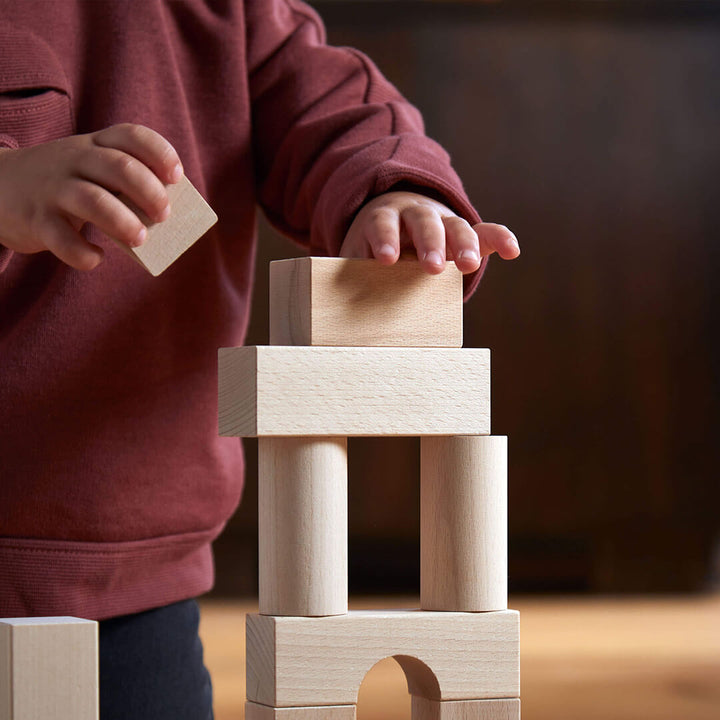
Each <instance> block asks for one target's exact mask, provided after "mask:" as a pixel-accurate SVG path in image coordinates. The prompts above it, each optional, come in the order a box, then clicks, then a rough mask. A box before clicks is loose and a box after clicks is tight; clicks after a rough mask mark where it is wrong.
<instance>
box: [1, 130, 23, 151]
mask: <svg viewBox="0 0 720 720" xmlns="http://www.w3.org/2000/svg"><path fill="white" fill-rule="evenodd" d="M19 147H20V146H19V145H18V143H17V140H15V138H14V137H11V136H10V135H5V134H4V133H0V149H5V150H17V148H19Z"/></svg>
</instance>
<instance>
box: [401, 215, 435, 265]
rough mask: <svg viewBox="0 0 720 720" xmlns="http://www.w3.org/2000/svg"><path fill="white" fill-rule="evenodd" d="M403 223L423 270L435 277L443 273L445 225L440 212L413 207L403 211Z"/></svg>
mask: <svg viewBox="0 0 720 720" xmlns="http://www.w3.org/2000/svg"><path fill="white" fill-rule="evenodd" d="M401 223H402V226H403V229H404V231H405V233H406V234H407V235H408V237H409V239H410V240H411V241H412V244H413V245H414V246H415V250H416V251H417V257H418V260H419V261H420V265H421V266H422V267H423V269H424V270H425V271H426V272H429V273H431V274H433V275H436V274H437V273H441V272H442V271H443V270H444V269H445V255H446V251H445V225H444V223H443V218H442V217H441V216H440V214H439V213H438V211H437V210H436V209H435V208H433V207H428V206H425V205H413V206H410V207H408V208H405V209H404V210H403V212H402V213H401Z"/></svg>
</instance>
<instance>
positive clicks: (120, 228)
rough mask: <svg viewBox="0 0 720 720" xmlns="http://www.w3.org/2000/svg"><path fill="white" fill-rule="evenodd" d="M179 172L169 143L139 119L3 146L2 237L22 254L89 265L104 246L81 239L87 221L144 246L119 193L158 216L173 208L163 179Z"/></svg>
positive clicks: (0, 163) (140, 226) (0, 168)
mask: <svg viewBox="0 0 720 720" xmlns="http://www.w3.org/2000/svg"><path fill="white" fill-rule="evenodd" d="M182 174H183V170H182V166H181V164H180V159H179V158H178V155H177V153H176V152H175V150H174V148H173V147H172V145H170V143H169V142H168V141H167V140H165V138H163V137H162V136H161V135H159V134H158V133H156V132H155V131H154V130H151V129H150V128H147V127H144V126H142V125H131V124H123V125H113V126H112V127H109V128H106V129H105V130H99V131H98V132H94V133H89V134H87V135H74V136H72V137H67V138H63V139H62V140H55V141H53V142H50V143H46V144H43V145H35V146H33V147H28V148H20V149H17V150H0V243H1V244H3V245H5V246H6V247H8V248H10V249H11V250H14V251H15V252H19V253H36V252H41V251H42V250H49V251H50V252H52V253H53V254H54V255H56V256H57V257H58V258H59V259H60V260H62V261H63V262H65V263H67V264H68V265H70V266H72V267H74V268H77V269H78V270H91V269H92V268H94V267H96V266H97V265H98V264H99V263H100V262H101V261H102V258H103V251H102V250H101V249H100V248H99V247H97V246H96V245H93V244H92V243H89V242H87V240H85V238H84V237H83V236H82V235H81V234H80V232H79V230H80V229H81V228H82V226H83V225H84V224H85V223H86V222H91V223H93V224H94V225H96V226H97V227H98V228H99V229H100V230H101V231H102V232H104V233H105V234H106V235H108V236H110V237H112V238H114V239H116V240H119V241H120V242H123V243H125V244H126V245H128V246H130V247H137V246H139V245H142V243H143V242H144V240H145V236H146V234H147V231H146V228H145V226H144V225H143V224H142V222H141V221H140V219H139V218H138V216H137V215H136V214H135V213H134V212H133V211H132V210H130V208H128V206H127V205H125V203H123V202H122V201H121V200H119V199H118V198H117V197H116V194H117V193H122V194H123V195H125V196H127V197H128V199H129V200H131V201H132V202H133V203H134V204H135V205H137V207H138V208H140V209H141V210H142V211H143V212H144V213H145V214H146V215H147V216H148V218H150V219H151V220H153V221H155V222H160V221H162V220H164V219H165V218H167V216H168V215H169V214H170V207H169V205H168V197H167V192H166V190H165V185H166V184H170V183H176V182H178V181H179V180H180V179H181V178H182Z"/></svg>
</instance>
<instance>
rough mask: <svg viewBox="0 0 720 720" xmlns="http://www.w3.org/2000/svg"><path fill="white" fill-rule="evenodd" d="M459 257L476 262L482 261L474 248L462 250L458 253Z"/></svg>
mask: <svg viewBox="0 0 720 720" xmlns="http://www.w3.org/2000/svg"><path fill="white" fill-rule="evenodd" d="M458 259H459V260H467V261H468V262H472V263H475V264H477V263H479V262H480V256H479V255H478V254H477V253H476V252H475V251H474V250H462V251H461V252H460V255H458Z"/></svg>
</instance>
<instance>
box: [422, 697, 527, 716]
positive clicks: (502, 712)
mask: <svg viewBox="0 0 720 720" xmlns="http://www.w3.org/2000/svg"><path fill="white" fill-rule="evenodd" d="M412 720H520V699H519V698H507V699H501V700H445V701H438V700H428V699H426V698H422V697H417V696H413V699H412Z"/></svg>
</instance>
